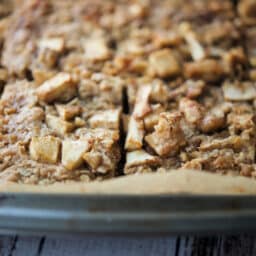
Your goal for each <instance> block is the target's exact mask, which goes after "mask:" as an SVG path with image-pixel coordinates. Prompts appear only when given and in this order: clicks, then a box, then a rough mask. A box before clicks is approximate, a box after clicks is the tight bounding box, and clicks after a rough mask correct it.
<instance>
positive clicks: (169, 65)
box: [149, 49, 181, 77]
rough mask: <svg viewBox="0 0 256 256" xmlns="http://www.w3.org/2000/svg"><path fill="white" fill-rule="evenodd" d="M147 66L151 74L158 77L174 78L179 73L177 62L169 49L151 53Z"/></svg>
mask: <svg viewBox="0 0 256 256" xmlns="http://www.w3.org/2000/svg"><path fill="white" fill-rule="evenodd" d="M149 64H150V68H151V69H152V72H153V74H154V75H156V76H159V77H168V76H176V75H178V74H180V72H181V67H180V64H179V62H178V60H177V59H176V57H175V56H174V54H173V52H172V51H171V50H169V49H164V50H159V51H156V52H153V53H151V55H150V56H149Z"/></svg>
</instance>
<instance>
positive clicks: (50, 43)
mask: <svg viewBox="0 0 256 256" xmlns="http://www.w3.org/2000/svg"><path fill="white" fill-rule="evenodd" d="M38 44H39V47H40V48H48V49H50V50H53V51H56V52H58V53H59V52H62V51H63V50H64V39H63V38H61V37H52V38H44V39H41V40H40V41H39V43H38Z"/></svg>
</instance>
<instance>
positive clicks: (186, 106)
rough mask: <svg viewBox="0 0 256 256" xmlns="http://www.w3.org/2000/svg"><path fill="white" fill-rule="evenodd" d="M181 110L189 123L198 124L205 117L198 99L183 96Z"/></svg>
mask: <svg viewBox="0 0 256 256" xmlns="http://www.w3.org/2000/svg"><path fill="white" fill-rule="evenodd" d="M179 110H180V111H181V112H182V113H184V116H185V119H186V121H187V122H189V123H192V124H198V123H199V122H200V121H201V120H202V118H203V108H202V106H201V105H200V104H199V103H197V101H194V100H190V99H187V98H183V99H181V100H180V104H179Z"/></svg>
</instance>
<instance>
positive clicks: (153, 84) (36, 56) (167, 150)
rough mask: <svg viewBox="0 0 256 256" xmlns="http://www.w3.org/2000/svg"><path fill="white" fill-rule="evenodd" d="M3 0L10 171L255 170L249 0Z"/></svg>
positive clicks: (77, 177) (9, 174) (48, 179)
mask: <svg viewBox="0 0 256 256" xmlns="http://www.w3.org/2000/svg"><path fill="white" fill-rule="evenodd" d="M236 2H237V3H236V4H235V3H233V1H231V0H195V1H189V0H179V1H176V0H163V1H153V0H146V1H141V0H132V1H128V0H124V1H120V0H118V1H101V0H93V1H92V0H88V1H82V0H77V1H76V2H75V3H74V2H73V1H71V0H67V1H60V0H54V1H53V0H44V1H38V0H30V1H21V2H20V1H17V2H16V3H15V4H14V5H9V4H8V5H5V8H4V7H3V8H2V5H1V4H0V7H1V8H0V9H1V10H0V31H1V32H2V33H0V34H1V36H0V46H1V47H0V54H1V58H0V61H1V63H0V95H1V96H0V180H10V181H14V182H18V183H30V184H51V183H56V182H64V183H65V182H76V181H83V182H88V181H90V180H93V179H99V180H101V179H106V178H112V177H115V176H118V175H123V174H132V173H136V172H152V171H163V170H168V169H179V168H192V169H197V170H201V171H211V172H216V173H223V174H231V175H244V176H249V177H255V176H256V169H255V168H256V164H255V131H256V130H255V129H256V126H255V125H256V124H255V120H256V119H255V107H256V84H255V82H256V40H255V36H256V15H255V13H256V11H255V7H256V4H255V1H253V0H239V1H236Z"/></svg>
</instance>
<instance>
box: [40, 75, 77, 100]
mask: <svg viewBox="0 0 256 256" xmlns="http://www.w3.org/2000/svg"><path fill="white" fill-rule="evenodd" d="M75 94H76V85H75V84H74V82H73V80H72V78H71V75H70V74H68V73H63V72H61V73H58V74H57V75H56V76H54V77H53V78H51V79H49V80H47V81H45V82H44V83H43V84H42V85H41V86H40V87H39V88H38V89H37V95H38V98H39V99H40V100H42V101H45V102H47V103H50V102H52V101H54V100H61V101H68V100H70V99H71V98H73V97H74V96H75Z"/></svg>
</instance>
